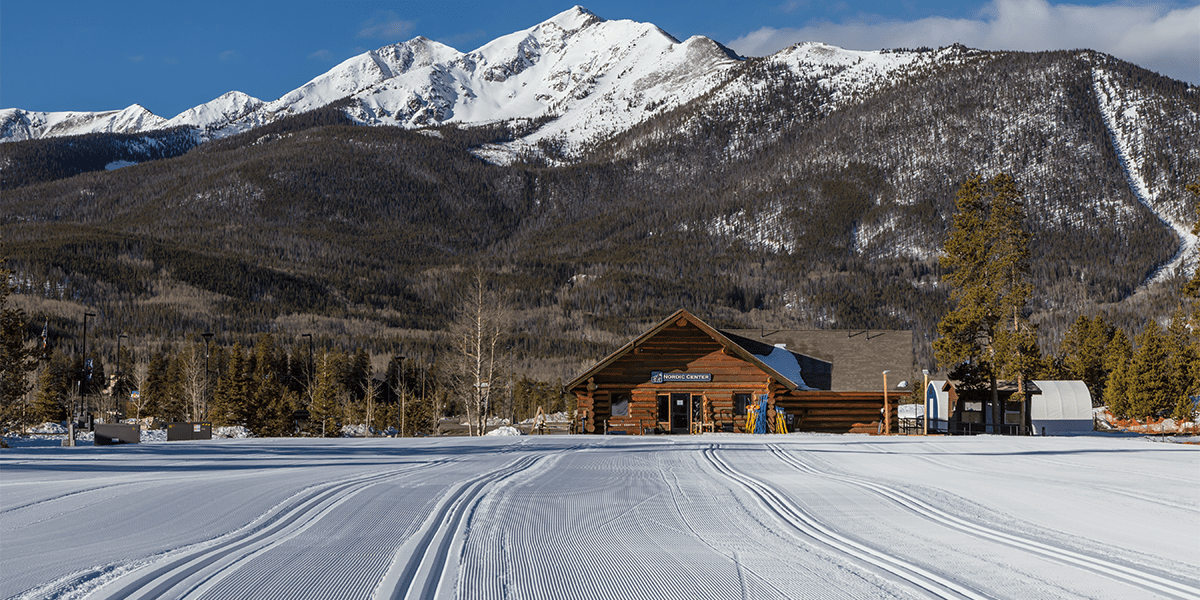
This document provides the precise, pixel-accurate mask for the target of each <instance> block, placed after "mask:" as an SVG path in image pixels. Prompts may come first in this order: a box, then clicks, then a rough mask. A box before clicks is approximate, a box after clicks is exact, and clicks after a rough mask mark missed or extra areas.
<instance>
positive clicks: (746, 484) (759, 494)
mask: <svg viewBox="0 0 1200 600" xmlns="http://www.w3.org/2000/svg"><path fill="white" fill-rule="evenodd" d="M704 456H705V458H707V459H708V461H709V463H711V464H712V465H713V467H714V468H716V470H717V472H719V473H721V474H722V475H724V476H725V477H727V478H729V479H730V480H732V481H733V482H735V483H737V484H738V485H739V486H740V487H742V488H743V489H744V490H746V491H747V492H749V493H750V494H751V495H753V496H754V497H756V498H758V500H759V501H760V502H762V504H763V506H765V507H766V508H767V509H769V510H770V511H771V512H772V513H774V514H775V516H777V517H778V518H779V519H780V520H782V521H783V522H784V523H786V524H787V525H789V526H790V527H791V528H793V529H795V530H797V531H798V532H799V533H801V534H802V535H803V536H804V537H805V538H807V540H809V541H813V542H816V543H817V544H819V545H821V546H824V547H826V548H830V549H832V550H834V551H835V552H837V553H840V554H843V555H845V556H848V557H849V558H851V559H852V560H854V561H855V562H859V563H862V564H864V565H868V566H869V567H870V569H871V570H872V571H873V572H875V573H876V574H878V575H880V576H881V577H883V578H884V579H887V580H890V581H893V582H896V583H900V584H908V585H909V586H911V587H913V588H915V591H916V592H917V593H918V594H920V595H923V596H926V597H932V598H969V599H971V600H989V599H990V596H988V595H985V594H983V593H981V592H979V591H977V590H974V589H972V588H970V587H967V586H965V585H963V584H961V583H959V582H956V581H953V580H951V579H949V578H947V577H945V576H943V575H940V574H938V573H935V572H933V571H930V570H928V569H925V568H924V567H922V566H920V565H917V564H914V563H911V562H908V561H905V560H903V559H900V558H897V557H895V556H892V555H890V554H888V553H886V552H883V551H880V550H877V549H875V548H872V547H870V546H868V545H866V544H863V543H861V542H858V541H856V540H854V539H851V538H850V537H848V536H846V535H843V534H841V533H838V532H837V531H836V530H835V529H834V528H832V527H829V526H828V525H826V524H825V523H823V522H821V521H820V520H819V519H818V518H817V517H816V516H815V515H812V514H810V513H809V512H808V511H806V510H804V509H803V508H801V507H799V506H796V504H794V503H793V502H792V501H790V500H788V498H787V497H786V496H785V495H784V494H781V493H779V492H778V491H776V490H775V489H773V488H772V487H771V486H769V485H767V484H765V483H763V482H762V481H759V480H758V479H756V478H754V477H751V476H749V475H747V474H745V473H743V472H741V471H738V470H737V469H735V468H733V467H732V466H730V464H729V463H727V462H726V461H725V460H724V459H723V458H721V457H720V456H719V455H718V453H717V447H716V446H710V447H709V448H707V449H705V450H704Z"/></svg>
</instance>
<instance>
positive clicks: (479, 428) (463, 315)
mask: <svg viewBox="0 0 1200 600" xmlns="http://www.w3.org/2000/svg"><path fill="white" fill-rule="evenodd" d="M507 326H508V317H507V314H506V311H505V309H504V308H503V306H502V303H501V302H500V299H499V298H497V297H496V294H495V293H494V292H492V291H491V290H489V289H488V288H487V284H486V282H485V281H484V277H483V272H482V271H478V270H477V271H476V272H475V274H474V280H473V281H472V285H471V288H470V289H469V290H468V291H467V293H466V294H464V296H463V301H462V302H461V304H460V305H459V311H458V318H457V319H456V320H455V323H454V328H453V336H454V343H455V346H456V348H455V349H456V351H457V356H456V362H457V366H458V368H457V369H456V370H455V371H456V372H455V381H454V387H455V391H456V392H457V393H458V395H459V397H460V398H463V400H464V402H463V404H464V405H465V407H466V410H467V421H468V423H469V426H468V427H469V431H470V434H471V435H482V434H483V432H484V429H485V426H486V425H487V416H488V412H489V403H490V400H491V390H492V386H493V384H495V383H496V381H495V379H496V376H497V373H498V372H499V366H500V365H499V364H498V363H497V361H498V360H500V359H501V356H500V355H499V351H500V344H501V341H502V340H503V338H504V337H505V334H506V330H507Z"/></svg>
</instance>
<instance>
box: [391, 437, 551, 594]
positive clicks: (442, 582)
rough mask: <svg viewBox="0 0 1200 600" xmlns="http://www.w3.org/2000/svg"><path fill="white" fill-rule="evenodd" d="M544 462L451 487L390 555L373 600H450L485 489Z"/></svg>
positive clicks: (528, 461) (532, 459)
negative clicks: (471, 519) (468, 529)
mask: <svg viewBox="0 0 1200 600" xmlns="http://www.w3.org/2000/svg"><path fill="white" fill-rule="evenodd" d="M546 460H547V457H546V456H525V457H522V458H519V459H517V460H514V461H512V462H509V463H508V464H507V465H505V466H503V467H501V468H499V469H496V470H493V471H490V472H488V473H484V474H482V475H478V476H476V477H474V478H471V479H468V480H467V481H465V482H463V483H460V484H458V485H457V486H455V487H454V489H453V490H451V491H450V493H448V494H446V495H445V496H444V497H443V498H442V499H441V501H439V502H438V504H437V506H436V507H435V508H434V510H433V511H432V513H431V515H430V517H429V518H428V519H426V520H425V522H424V523H423V524H422V525H421V528H420V529H419V530H418V531H417V533H416V534H415V535H413V536H412V537H411V538H409V540H408V541H407V542H405V543H404V545H403V546H401V547H400V550H399V551H397V552H396V555H395V557H394V558H393V559H392V564H391V567H390V568H389V569H388V572H387V574H386V575H385V576H384V577H383V580H382V581H380V583H379V585H378V586H377V587H376V589H375V594H374V596H373V597H374V598H375V600H393V599H400V598H421V599H425V600H432V599H433V598H452V597H454V593H455V585H456V583H457V566H458V557H459V556H460V555H461V554H462V544H463V538H464V537H465V535H466V532H465V530H464V528H465V524H466V522H467V521H468V519H469V516H470V515H471V514H472V513H473V512H474V511H475V509H476V507H478V506H479V503H480V502H481V501H482V500H483V497H484V496H486V495H487V493H488V491H487V490H489V488H492V487H493V486H495V485H496V484H500V483H502V482H504V481H505V480H507V479H509V478H511V477H513V476H514V475H516V474H518V473H522V472H524V471H528V470H530V469H532V468H533V467H534V466H535V465H538V464H539V463H544V462H546Z"/></svg>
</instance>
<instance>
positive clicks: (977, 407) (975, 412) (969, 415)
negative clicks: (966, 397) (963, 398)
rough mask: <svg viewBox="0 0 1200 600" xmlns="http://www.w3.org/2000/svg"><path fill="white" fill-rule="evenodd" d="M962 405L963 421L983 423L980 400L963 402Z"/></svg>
mask: <svg viewBox="0 0 1200 600" xmlns="http://www.w3.org/2000/svg"><path fill="white" fill-rule="evenodd" d="M962 407H963V409H962V410H963V411H962V422H963V423H983V403H982V402H963V403H962Z"/></svg>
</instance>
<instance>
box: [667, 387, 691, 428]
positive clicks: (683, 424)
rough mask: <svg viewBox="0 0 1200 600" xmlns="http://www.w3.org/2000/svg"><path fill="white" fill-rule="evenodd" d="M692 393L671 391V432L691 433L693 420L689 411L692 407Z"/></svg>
mask: <svg viewBox="0 0 1200 600" xmlns="http://www.w3.org/2000/svg"><path fill="white" fill-rule="evenodd" d="M691 400H692V395H691V394H689V393H687V392H682V393H681V392H672V393H671V433H690V432H691V428H692V421H691V420H690V419H689V418H688V416H689V415H688V413H690V412H691V408H692V406H691V405H692V402H691Z"/></svg>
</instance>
